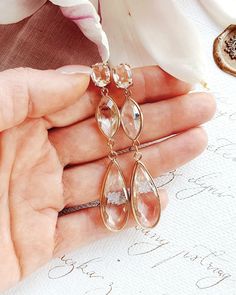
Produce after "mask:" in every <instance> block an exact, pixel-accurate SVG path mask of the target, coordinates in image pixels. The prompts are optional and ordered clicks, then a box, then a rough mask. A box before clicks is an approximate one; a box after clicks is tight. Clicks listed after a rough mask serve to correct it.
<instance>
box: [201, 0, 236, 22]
mask: <svg viewBox="0 0 236 295" xmlns="http://www.w3.org/2000/svg"><path fill="white" fill-rule="evenodd" d="M200 2H201V4H202V5H203V6H204V7H205V9H206V10H207V11H208V13H209V14H210V15H211V16H212V18H213V19H214V20H215V21H216V22H217V23H218V24H219V25H221V26H223V27H228V26H229V25H232V24H236V0H200Z"/></svg>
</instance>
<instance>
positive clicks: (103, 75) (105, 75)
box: [91, 63, 111, 87]
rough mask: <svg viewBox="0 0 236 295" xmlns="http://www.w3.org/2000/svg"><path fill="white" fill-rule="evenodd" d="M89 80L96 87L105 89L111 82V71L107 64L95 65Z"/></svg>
mask: <svg viewBox="0 0 236 295" xmlns="http://www.w3.org/2000/svg"><path fill="white" fill-rule="evenodd" d="M92 70H93V71H92V74H91V78H92V80H93V82H94V84H95V85H96V86H98V87H105V86H107V85H108V84H109V83H110V81H111V71H110V68H109V66H108V65H107V64H104V63H97V64H95V65H93V66H92Z"/></svg>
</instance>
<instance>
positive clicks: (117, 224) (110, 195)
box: [100, 160, 129, 231]
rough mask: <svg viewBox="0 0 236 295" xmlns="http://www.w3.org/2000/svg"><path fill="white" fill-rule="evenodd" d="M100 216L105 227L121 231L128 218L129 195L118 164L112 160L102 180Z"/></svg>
mask: <svg viewBox="0 0 236 295" xmlns="http://www.w3.org/2000/svg"><path fill="white" fill-rule="evenodd" d="M100 208H101V215H102V219H103V221H104V224H105V225H106V227H107V228H108V229H110V230H112V231H118V230H121V229H122V228H123V227H124V226H125V225H126V223H127V221H128V217H129V195H128V191H127V188H126V185H125V180H124V177H123V174H122V172H121V170H120V168H119V165H118V163H117V162H116V161H115V160H113V161H112V162H111V163H110V165H109V167H108V169H107V173H106V176H105V179H104V184H103V189H102V195H101V200H100Z"/></svg>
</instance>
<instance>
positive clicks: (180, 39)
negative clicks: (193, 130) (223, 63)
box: [0, 0, 205, 83]
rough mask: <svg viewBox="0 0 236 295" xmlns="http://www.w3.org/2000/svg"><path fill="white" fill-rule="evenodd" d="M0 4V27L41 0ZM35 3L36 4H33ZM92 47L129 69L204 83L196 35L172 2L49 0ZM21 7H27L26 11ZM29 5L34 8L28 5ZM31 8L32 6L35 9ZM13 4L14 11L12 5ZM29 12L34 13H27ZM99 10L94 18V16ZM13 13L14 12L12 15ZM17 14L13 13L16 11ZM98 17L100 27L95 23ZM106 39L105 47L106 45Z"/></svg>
mask: <svg viewBox="0 0 236 295" xmlns="http://www.w3.org/2000/svg"><path fill="white" fill-rule="evenodd" d="M8 1H9V0H1V4H0V11H4V9H3V8H4V7H5V9H6V8H7V14H8V15H6V14H5V12H4V14H5V16H4V17H3V16H1V15H0V23H4V21H2V20H4V19H5V23H6V22H13V21H14V17H13V15H14V16H15V21H19V20H20V19H23V18H24V17H26V16H27V12H28V15H30V14H32V13H33V12H34V11H36V10H37V9H38V8H39V6H40V5H39V2H40V4H41V5H43V4H44V2H45V0H41V1H39V0H37V1H36V0H12V1H11V5H10V6H11V7H7V6H8V5H7V4H8ZM36 2H37V3H36ZM51 2H52V3H54V4H56V5H59V6H61V10H62V12H63V14H64V15H65V16H66V17H67V18H69V19H71V20H72V21H73V22H75V23H76V25H77V26H78V27H79V28H80V29H81V31H82V32H83V33H84V35H85V36H86V37H87V38H89V39H90V40H91V41H93V42H94V43H96V44H97V46H98V50H99V53H100V56H101V58H102V60H103V61H107V60H109V62H110V63H111V64H119V63H121V62H128V63H129V64H130V65H131V66H133V67H135V66H145V65H153V64H158V65H159V66H160V67H161V68H163V69H164V70H165V71H166V72H168V73H169V74H171V75H173V76H175V77H177V78H179V79H181V80H184V81H187V82H190V83H196V82H201V83H204V82H203V80H204V73H205V68H204V65H205V61H204V54H203V49H202V45H201V38H200V35H199V32H198V31H197V30H196V28H195V27H194V25H193V24H192V23H191V21H190V20H188V19H187V18H186V17H185V16H184V14H183V13H182V11H181V10H180V9H179V8H178V6H177V4H176V1H173V0H148V1H145V0H139V1H137V0H112V1H111V0H100V1H95V0H93V1H89V0H51ZM4 3H5V4H4ZM26 3H28V4H29V6H31V9H29V7H27V5H26ZM33 4H34V5H33ZM36 4H37V5H36ZM14 5H15V8H14V7H13V6H14ZM33 8H34V9H33ZM99 8H100V15H99V14H98V13H97V11H98V9H99ZM13 9H15V12H14V13H13ZM16 12H18V13H16ZM100 19H102V25H101V23H100ZM108 40H109V43H108Z"/></svg>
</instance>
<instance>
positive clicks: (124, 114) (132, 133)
mask: <svg viewBox="0 0 236 295" xmlns="http://www.w3.org/2000/svg"><path fill="white" fill-rule="evenodd" d="M121 123H122V127H123V129H124V131H125V133H126V135H127V136H128V137H129V138H130V139H131V140H135V139H136V138H138V136H139V134H140V132H141V129H142V124H143V116H142V112H141V110H140V107H139V105H138V104H137V103H136V102H135V101H134V100H133V99H132V98H128V99H126V101H125V103H124V105H123V107H122V109H121Z"/></svg>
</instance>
